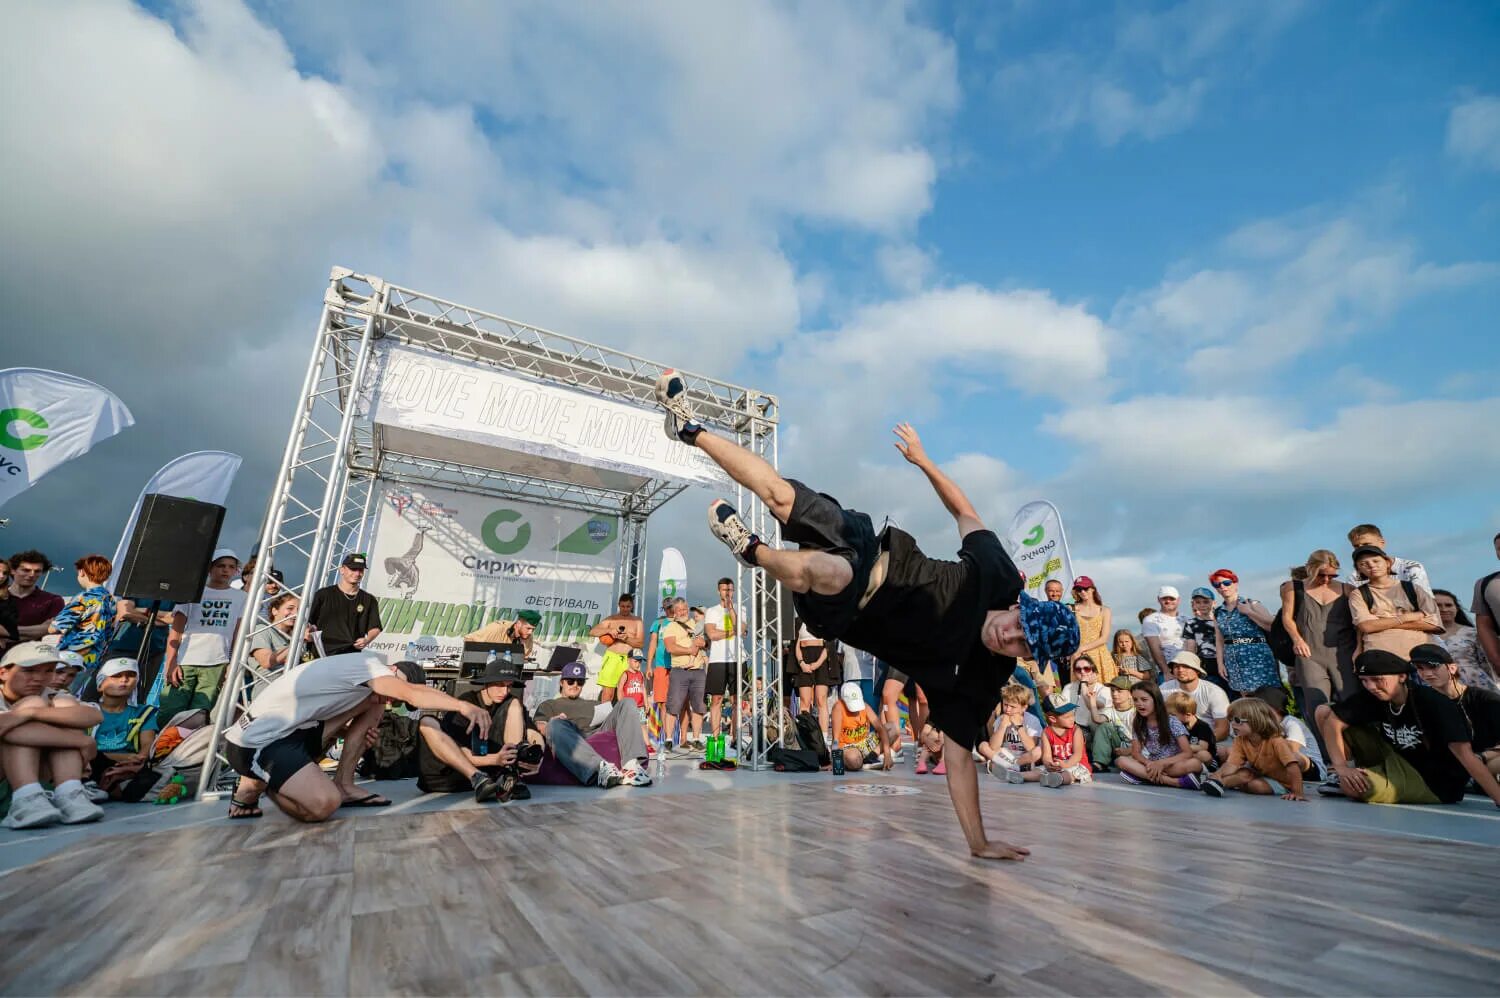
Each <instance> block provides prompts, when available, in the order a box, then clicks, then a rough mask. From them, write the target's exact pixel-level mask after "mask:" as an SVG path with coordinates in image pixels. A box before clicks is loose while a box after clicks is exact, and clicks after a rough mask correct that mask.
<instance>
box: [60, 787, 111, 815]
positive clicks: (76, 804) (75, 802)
mask: <svg viewBox="0 0 1500 998" xmlns="http://www.w3.org/2000/svg"><path fill="white" fill-rule="evenodd" d="M52 805H53V807H55V808H57V811H58V813H59V814H60V815H62V823H63V824H64V825H82V824H84V823H85V822H89V821H98V820H99V819H100V818H102V817H104V808H102V807H100V806H99V805H98V804H95V803H94V802H93V801H91V800H89V792H88V791H87V790H85V789H84V788H83V785H82V784H79V785H78V786H77V787H74V788H73V789H72V790H68V791H64V792H61V793H54V794H53V795H52Z"/></svg>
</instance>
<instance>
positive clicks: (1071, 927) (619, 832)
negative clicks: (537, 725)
mask: <svg viewBox="0 0 1500 998" xmlns="http://www.w3.org/2000/svg"><path fill="white" fill-rule="evenodd" d="M873 779H875V778H871V777H865V778H864V782H865V783H867V784H868V783H869V781H871V780H873ZM860 782H861V780H860V779H859V778H856V777H852V776H851V777H850V778H849V779H848V780H846V781H838V780H835V779H833V778H831V777H823V778H822V779H820V780H814V781H802V782H791V781H788V782H783V783H776V782H762V783H760V784H758V785H756V786H755V787H754V788H752V789H745V790H734V791H732V792H717V793H676V794H673V793H641V792H637V791H624V790H622V791H611V792H609V793H607V794H605V793H596V794H593V795H590V796H575V797H574V798H573V799H572V800H571V801H570V802H566V803H556V804H554V803H545V802H537V801H533V802H532V803H530V804H527V805H524V806H505V807H499V806H492V807H487V808H475V807H466V808H455V809H452V810H440V811H431V812H427V813H416V814H395V813H379V812H363V813H357V815H356V816H352V817H344V818H342V819H340V820H338V821H335V822H332V823H329V824H327V825H324V826H321V827H313V828H304V827H300V826H294V825H293V824H291V823H290V822H288V821H286V820H285V819H284V818H282V817H281V816H279V815H274V814H273V815H271V816H268V817H267V818H265V819H263V820H261V821H260V822H234V823H230V822H227V821H222V820H212V821H208V822H207V823H204V824H201V825H198V826H196V827H190V828H185V829H178V830H169V831H157V832H150V833H145V834H136V835H129V836H122V835H115V836H99V837H96V838H93V839H89V840H87V841H84V842H81V843H79V844H77V845H75V846H74V847H73V848H71V849H69V850H68V851H66V852H64V853H60V854H57V855H54V856H52V857H51V858H48V859H45V860H42V861H40V862H35V863H31V864H30V865H27V866H24V867H21V868H19V869H15V870H12V871H10V872H8V873H6V874H5V876H4V877H3V879H0V939H3V940H4V941H5V942H4V945H3V946H0V993H4V994H10V995H14V994H51V993H69V994H91V995H92V994H171V995H197V994H255V995H261V994H278V995H279V994H334V995H342V994H359V995H366V994H391V993H403V994H404V993H421V994H609V995H614V994H977V993H983V994H1039V995H1040V994H1048V995H1050V994H1086V995H1097V994H1109V995H1133V994H1159V993H1171V994H1192V995H1210V994H1211V995H1230V994H1246V993H1255V994H1309V995H1311V994H1317V995H1324V994H1424V995H1426V994H1476V995H1477V994H1494V993H1496V991H1497V989H1500V944H1497V940H1500V929H1497V926H1500V864H1497V862H1496V854H1495V851H1494V849H1493V848H1492V847H1486V846H1483V845H1476V844H1473V843H1465V842H1460V841H1452V840H1447V841H1439V840H1431V839H1422V838H1418V837H1414V836H1411V835H1405V834H1402V835H1391V834H1384V833H1381V832H1379V831H1369V832H1367V831H1355V830H1349V829H1338V830H1329V829H1318V828H1312V829H1309V828H1298V827H1294V826H1288V825H1286V824H1283V823H1279V822H1278V821H1277V820H1275V819H1277V818H1279V817H1281V816H1282V815H1288V814H1292V813H1294V812H1291V811H1287V810H1285V809H1286V808H1292V807H1294V805H1287V804H1281V803H1280V802H1270V801H1267V802H1264V803H1263V805H1261V810H1259V811H1257V812H1256V813H1263V814H1264V815H1265V816H1266V818H1267V820H1265V821H1256V820H1246V819H1245V818H1244V814H1245V811H1244V810H1243V809H1238V810H1235V811H1233V812H1231V811H1227V810H1216V809H1215V807H1214V802H1211V801H1208V800H1207V799H1204V800H1203V801H1202V802H1201V803H1200V802H1199V801H1197V800H1193V801H1188V802H1187V804H1186V805H1185V807H1186V809H1184V810H1179V811H1175V812H1174V811H1163V810H1161V809H1160V808H1156V807H1152V806H1150V803H1151V802H1150V799H1149V798H1145V797H1141V798H1133V797H1130V796H1129V795H1128V794H1126V793H1124V792H1122V791H1119V790H1117V791H1114V792H1113V794H1112V795H1110V796H1108V797H1106V794H1108V793H1109V791H1108V789H1107V788H1073V789H1069V790H1064V791H1056V792H1054V791H1047V790H1042V789H1041V788H1038V787H1024V788H1023V787H1014V788H1006V787H999V788H991V787H988V786H987V787H986V791H985V798H986V810H987V812H988V813H989V814H990V816H991V820H992V821H994V822H995V823H996V824H997V825H998V824H999V823H1000V820H1003V823H1004V826H1005V832H1006V833H1007V834H1008V836H1009V837H1010V838H1012V840H1014V841H1022V842H1025V843H1027V844H1028V845H1030V846H1032V848H1033V850H1034V855H1033V857H1032V859H1031V860H1030V861H1029V862H1027V863H1025V864H1021V865H1014V864H1004V865H1002V864H992V863H980V862H978V861H974V860H971V859H969V858H968V857H967V855H966V854H963V853H961V852H960V851H959V849H958V848H957V847H958V842H959V840H958V837H957V832H956V827H955V825H954V822H953V817H952V812H951V810H950V807H949V804H948V800H947V797H946V794H945V793H944V791H943V785H942V782H941V780H934V779H932V778H930V777H929V778H927V779H925V780H919V779H917V778H915V777H899V776H897V777H886V778H884V779H883V780H880V781H879V783H878V784H877V785H880V786H883V787H887V788H892V789H894V788H898V787H907V788H917V789H920V791H921V792H920V793H915V794H908V795H900V796H891V795H886V794H881V795H879V796H861V795H857V794H851V793H842V792H836V789H837V787H838V786H840V785H841V784H842V785H852V784H857V783H860ZM1167 793H1172V792H1167ZM1189 796H1191V795H1187V794H1185V793H1182V794H1181V795H1180V799H1174V801H1173V806H1174V807H1175V806H1180V805H1182V801H1183V800H1185V799H1186V798H1187V797H1189ZM455 800H456V799H455ZM1135 800H1140V801H1141V803H1139V804H1136V803H1133V801H1135ZM1320 806H1322V807H1343V808H1348V809H1359V810H1370V809H1362V808H1358V806H1357V805H1353V804H1347V803H1343V802H1339V803H1336V804H1335V803H1332V802H1321V803H1314V804H1309V805H1295V807H1299V808H1316V807H1320ZM1002 815H1003V819H1002V818H1001V816H1002ZM997 819H1000V820H997ZM101 830H103V829H102V828H101ZM61 953H66V956H63V955H60V954H61Z"/></svg>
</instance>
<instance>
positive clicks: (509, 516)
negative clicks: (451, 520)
mask: <svg viewBox="0 0 1500 998" xmlns="http://www.w3.org/2000/svg"><path fill="white" fill-rule="evenodd" d="M518 520H519V521H520V523H519V524H518V525H517V526H516V528H515V532H514V533H513V534H511V536H510V537H509V538H504V537H501V536H500V527H501V526H503V525H505V524H508V523H516V521H518ZM479 536H480V539H482V540H483V541H484V546H485V547H487V548H489V549H490V550H491V551H493V552H495V553H496V554H515V553H517V552H518V551H520V550H522V549H523V548H525V547H526V545H527V544H529V543H530V542H531V524H529V523H527V522H526V521H525V520H523V519H522V518H521V514H520V513H518V512H516V511H515V510H513V509H497V510H495V511H494V512H493V513H491V514H490V515H489V516H487V517H485V518H484V525H483V526H481V527H480V528H479Z"/></svg>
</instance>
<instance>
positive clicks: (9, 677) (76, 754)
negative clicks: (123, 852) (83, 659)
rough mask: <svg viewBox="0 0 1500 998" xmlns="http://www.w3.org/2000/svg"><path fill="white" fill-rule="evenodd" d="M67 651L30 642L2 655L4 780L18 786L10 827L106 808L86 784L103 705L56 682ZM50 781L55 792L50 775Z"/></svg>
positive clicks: (0, 760)
mask: <svg viewBox="0 0 1500 998" xmlns="http://www.w3.org/2000/svg"><path fill="white" fill-rule="evenodd" d="M61 661H63V658H62V653H61V652H59V651H58V650H57V649H56V648H54V647H53V646H52V645H49V644H44V643H42V642H40V641H23V642H21V643H20V644H18V645H15V646H14V647H12V648H11V650H10V651H8V652H6V653H5V657H4V658H3V659H0V781H3V782H5V783H7V784H8V785H9V786H10V787H11V788H13V791H14V792H13V794H12V796H11V801H10V811H9V813H7V814H6V816H5V827H6V828H41V827H42V826H44V825H52V824H56V823H57V822H59V821H61V822H62V823H63V824H65V825H76V824H81V823H82V822H85V821H97V820H99V818H101V817H102V816H103V815H104V810H103V809H102V808H100V807H99V805H98V804H95V803H94V802H93V801H91V800H89V794H88V791H87V790H85V789H84V786H83V775H84V772H85V769H86V767H87V766H88V764H89V763H90V762H91V761H92V760H93V758H94V739H93V738H92V737H91V736H90V735H89V729H90V728H92V727H94V726H95V725H96V724H98V723H99V720H100V716H99V711H98V710H97V709H96V708H95V707H94V706H93V705H91V704H85V703H80V702H79V701H78V700H76V699H75V698H74V697H73V696H72V695H70V694H68V693H63V692H60V691H57V690H54V689H52V680H53V678H54V677H55V676H56V674H57V664H58V663H59V662H61ZM43 780H47V781H50V782H51V783H52V784H53V786H54V788H55V789H54V790H53V792H52V794H51V795H50V796H49V795H48V793H47V791H46V790H45V789H43V787H42V781H43Z"/></svg>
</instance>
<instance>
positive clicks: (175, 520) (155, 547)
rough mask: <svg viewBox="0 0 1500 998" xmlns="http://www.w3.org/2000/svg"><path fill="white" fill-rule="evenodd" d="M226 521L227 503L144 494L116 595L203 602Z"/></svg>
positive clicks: (182, 601)
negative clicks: (214, 556)
mask: <svg viewBox="0 0 1500 998" xmlns="http://www.w3.org/2000/svg"><path fill="white" fill-rule="evenodd" d="M223 524H224V507H223V506H215V505H214V504H213V503H208V502H199V501H198V500H196V499H178V498H177V497H176V496H163V495H157V494H156V493H152V494H150V495H148V496H145V497H143V498H142V499H141V515H140V516H139V517H137V518H136V521H135V533H133V534H131V535H130V547H128V548H127V549H126V550H125V561H124V563H123V564H122V565H120V566H119V582H118V583H116V585H115V595H116V596H122V597H125V598H126V599H132V600H135V601H136V602H137V603H146V602H150V601H151V600H163V601H170V602H172V603H196V602H198V600H200V599H202V598H203V583H204V581H205V579H206V577H207V576H208V566H209V563H210V560H211V559H212V558H213V555H214V547H215V546H216V545H217V544H218V543H219V528H220V527H221V526H223Z"/></svg>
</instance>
